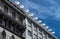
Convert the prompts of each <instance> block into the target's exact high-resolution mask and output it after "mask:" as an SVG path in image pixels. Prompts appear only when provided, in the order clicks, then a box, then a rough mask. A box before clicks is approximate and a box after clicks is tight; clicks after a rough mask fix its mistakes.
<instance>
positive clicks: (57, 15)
mask: <svg viewBox="0 0 60 39" xmlns="http://www.w3.org/2000/svg"><path fill="white" fill-rule="evenodd" d="M46 1H47V2H49V3H50V4H51V5H52V6H50V7H49V8H47V7H45V6H41V5H38V4H36V3H33V2H30V1H28V0H25V1H24V3H23V4H24V5H25V8H27V9H28V8H33V9H36V10H37V11H38V12H39V13H38V14H39V15H38V16H40V17H41V18H42V19H46V18H47V15H49V16H53V18H51V19H60V7H59V5H58V3H57V2H55V1H53V0H46ZM53 11H54V12H53Z"/></svg>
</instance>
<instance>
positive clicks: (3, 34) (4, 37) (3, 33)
mask: <svg viewBox="0 0 60 39" xmlns="http://www.w3.org/2000/svg"><path fill="white" fill-rule="evenodd" d="M2 39H6V32H5V31H4V30H3V32H2Z"/></svg>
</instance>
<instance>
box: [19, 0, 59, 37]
mask: <svg viewBox="0 0 60 39" xmlns="http://www.w3.org/2000/svg"><path fill="white" fill-rule="evenodd" d="M19 1H20V2H21V4H23V5H24V6H25V9H29V10H30V12H33V13H34V14H35V16H37V17H39V19H41V20H42V21H43V22H44V23H46V25H48V26H49V27H50V28H52V29H53V31H55V32H56V34H55V35H56V36H57V37H58V38H60V0H19Z"/></svg>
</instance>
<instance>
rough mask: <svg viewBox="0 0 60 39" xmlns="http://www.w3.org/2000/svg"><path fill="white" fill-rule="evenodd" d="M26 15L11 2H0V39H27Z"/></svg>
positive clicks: (5, 0) (1, 0) (2, 0)
mask: <svg viewBox="0 0 60 39" xmlns="http://www.w3.org/2000/svg"><path fill="white" fill-rule="evenodd" d="M24 20H25V14H24V13H23V11H22V10H21V9H19V8H18V7H17V6H15V5H14V4H13V3H12V2H11V1H9V0H0V39H25V38H24V37H23V36H22V35H23V33H24V31H25V29H26V27H25V24H24Z"/></svg>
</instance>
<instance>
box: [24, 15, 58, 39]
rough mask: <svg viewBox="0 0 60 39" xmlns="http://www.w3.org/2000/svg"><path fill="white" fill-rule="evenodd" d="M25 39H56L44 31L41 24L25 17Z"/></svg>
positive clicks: (46, 30)
mask: <svg viewBox="0 0 60 39" xmlns="http://www.w3.org/2000/svg"><path fill="white" fill-rule="evenodd" d="M26 16H27V17H26V19H25V22H26V31H25V34H24V36H25V38H26V39H57V37H56V36H55V35H54V34H53V33H52V32H50V31H48V29H46V28H45V27H44V26H43V25H42V24H39V23H38V22H37V21H36V20H34V19H32V17H29V16H28V15H26Z"/></svg>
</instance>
